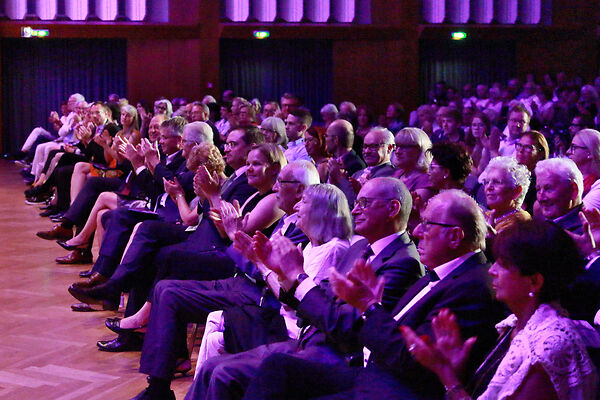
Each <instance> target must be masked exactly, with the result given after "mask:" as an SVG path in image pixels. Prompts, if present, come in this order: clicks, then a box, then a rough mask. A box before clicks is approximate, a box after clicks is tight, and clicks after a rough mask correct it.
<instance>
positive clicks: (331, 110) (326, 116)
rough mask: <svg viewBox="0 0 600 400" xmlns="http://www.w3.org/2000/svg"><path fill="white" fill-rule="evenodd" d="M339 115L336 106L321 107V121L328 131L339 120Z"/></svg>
mask: <svg viewBox="0 0 600 400" xmlns="http://www.w3.org/2000/svg"><path fill="white" fill-rule="evenodd" d="M338 114H339V112H338V108H337V107H336V106H335V104H325V105H324V106H323V107H321V119H322V120H323V124H324V126H325V128H326V129H327V127H328V126H329V125H330V124H331V123H332V122H333V121H335V120H336V119H338Z"/></svg>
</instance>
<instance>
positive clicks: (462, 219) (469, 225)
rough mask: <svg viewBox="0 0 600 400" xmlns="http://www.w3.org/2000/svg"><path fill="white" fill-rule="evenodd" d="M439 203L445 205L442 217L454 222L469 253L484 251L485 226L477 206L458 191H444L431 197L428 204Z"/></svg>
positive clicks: (483, 217)
mask: <svg viewBox="0 0 600 400" xmlns="http://www.w3.org/2000/svg"><path fill="white" fill-rule="evenodd" d="M436 202H440V203H442V204H447V208H446V213H447V215H445V216H444V217H445V218H446V219H447V220H448V221H455V222H456V223H457V224H458V225H459V226H460V227H461V228H462V230H463V232H464V233H465V236H464V239H463V240H464V241H465V242H466V243H467V244H468V247H469V248H470V250H471V251H474V250H485V235H486V233H487V225H486V222H485V216H484V215H483V211H481V208H480V207H479V205H478V204H477V203H476V202H475V200H473V198H472V197H471V196H469V195H468V194H466V193H465V192H463V191H462V190H458V189H449V190H444V191H442V192H441V193H440V194H438V195H436V196H434V197H432V198H431V199H430V200H429V204H433V203H436Z"/></svg>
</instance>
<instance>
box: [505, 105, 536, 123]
mask: <svg viewBox="0 0 600 400" xmlns="http://www.w3.org/2000/svg"><path fill="white" fill-rule="evenodd" d="M514 112H518V113H525V114H526V115H527V118H528V119H531V113H530V112H529V110H527V109H526V108H525V107H524V106H523V105H522V104H517V105H516V106H514V107H513V108H511V109H510V111H508V115H509V116H510V114H511V113H514Z"/></svg>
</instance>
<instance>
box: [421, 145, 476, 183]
mask: <svg viewBox="0 0 600 400" xmlns="http://www.w3.org/2000/svg"><path fill="white" fill-rule="evenodd" d="M429 151H430V152H431V155H432V156H433V159H434V160H435V162H436V163H438V164H439V165H440V166H441V167H444V168H448V171H450V177H451V178H452V180H453V181H455V182H458V183H460V184H462V183H464V182H465V180H466V179H467V176H469V174H470V173H471V169H473V159H472V158H471V156H470V155H469V153H467V149H465V146H463V145H461V144H458V143H450V142H440V143H435V144H434V145H433V147H432V148H431V150H429Z"/></svg>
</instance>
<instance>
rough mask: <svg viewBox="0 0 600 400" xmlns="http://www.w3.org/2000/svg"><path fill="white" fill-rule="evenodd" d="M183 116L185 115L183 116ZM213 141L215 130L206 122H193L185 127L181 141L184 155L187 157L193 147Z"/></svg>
mask: <svg viewBox="0 0 600 400" xmlns="http://www.w3.org/2000/svg"><path fill="white" fill-rule="evenodd" d="M182 118H183V117H182ZM204 142H206V143H212V142H213V131H212V129H211V127H210V126H209V125H208V124H207V123H206V122H200V121H196V122H191V123H189V124H187V125H186V126H185V127H184V128H183V139H182V141H181V148H182V150H183V151H182V154H181V155H182V156H183V157H184V158H187V157H188V155H189V154H190V152H191V150H192V147H194V146H195V145H197V144H200V143H204Z"/></svg>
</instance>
